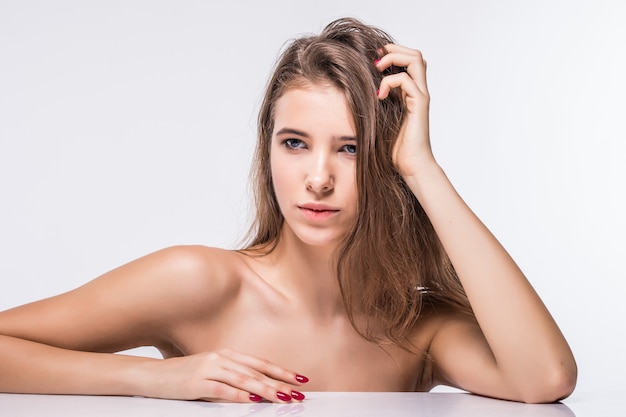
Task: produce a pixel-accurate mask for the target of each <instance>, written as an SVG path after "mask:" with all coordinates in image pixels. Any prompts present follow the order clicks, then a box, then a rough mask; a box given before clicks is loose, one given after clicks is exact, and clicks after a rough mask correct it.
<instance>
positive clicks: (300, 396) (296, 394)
mask: <svg viewBox="0 0 626 417" xmlns="http://www.w3.org/2000/svg"><path fill="white" fill-rule="evenodd" d="M291 398H293V399H294V400H296V401H302V400H304V394H303V393H301V392H299V391H296V390H292V391H291Z"/></svg>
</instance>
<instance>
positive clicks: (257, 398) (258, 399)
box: [250, 394, 263, 403]
mask: <svg viewBox="0 0 626 417" xmlns="http://www.w3.org/2000/svg"><path fill="white" fill-rule="evenodd" d="M262 399H263V398H261V396H260V395H256V394H250V401H254V402H255V403H258V402H261V400H262Z"/></svg>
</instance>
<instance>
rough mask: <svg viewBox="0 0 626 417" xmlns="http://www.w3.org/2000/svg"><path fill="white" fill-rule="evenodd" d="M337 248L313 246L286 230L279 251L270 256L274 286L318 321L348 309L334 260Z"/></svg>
mask: <svg viewBox="0 0 626 417" xmlns="http://www.w3.org/2000/svg"><path fill="white" fill-rule="evenodd" d="M334 250H335V247H334V246H330V245H329V246H324V247H319V246H310V245H307V244H305V243H304V242H302V241H301V240H300V239H298V237H297V236H295V235H294V234H293V232H291V230H290V229H289V228H288V227H283V230H282V232H281V236H280V239H279V241H278V244H277V245H276V248H275V249H274V250H273V251H272V253H270V254H269V255H268V256H267V260H268V261H269V263H270V264H271V265H272V268H273V269H274V270H275V272H277V273H276V274H275V275H274V274H273V275H274V281H275V282H274V284H275V285H276V286H277V289H278V290H279V291H280V292H282V293H283V294H284V295H285V296H286V297H287V298H288V299H290V300H292V301H293V302H294V303H295V304H297V305H299V306H302V308H306V309H307V310H309V311H310V313H311V314H314V315H316V316H318V317H319V318H330V317H333V316H337V315H338V314H341V315H343V314H344V312H345V310H344V307H343V301H342V299H341V295H340V292H339V286H338V283H337V274H336V267H335V263H334V261H333V254H334Z"/></svg>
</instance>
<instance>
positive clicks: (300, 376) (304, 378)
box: [296, 375, 309, 384]
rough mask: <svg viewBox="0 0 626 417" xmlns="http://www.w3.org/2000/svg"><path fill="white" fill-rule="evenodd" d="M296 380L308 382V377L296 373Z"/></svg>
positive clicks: (302, 382)
mask: <svg viewBox="0 0 626 417" xmlns="http://www.w3.org/2000/svg"><path fill="white" fill-rule="evenodd" d="M296 381H298V382H300V383H301V384H304V383H305V382H309V378H307V377H306V376H304V375H296Z"/></svg>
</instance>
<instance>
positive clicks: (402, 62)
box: [375, 44, 428, 94]
mask: <svg viewBox="0 0 626 417" xmlns="http://www.w3.org/2000/svg"><path fill="white" fill-rule="evenodd" d="M385 50H386V52H387V53H386V54H385V55H383V56H381V58H380V59H379V60H377V61H376V63H375V65H376V68H377V69H378V70H379V71H381V72H382V71H384V70H385V69H387V68H389V67H391V66H392V65H395V66H397V67H406V72H407V73H408V74H409V75H410V76H411V78H412V79H413V80H414V82H415V83H416V84H417V86H418V87H419V88H420V90H422V92H423V93H424V94H428V85H427V83H426V61H425V60H424V58H423V57H422V53H421V52H420V51H418V50H416V49H410V48H407V47H404V46H400V45H395V44H389V45H387V46H385Z"/></svg>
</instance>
